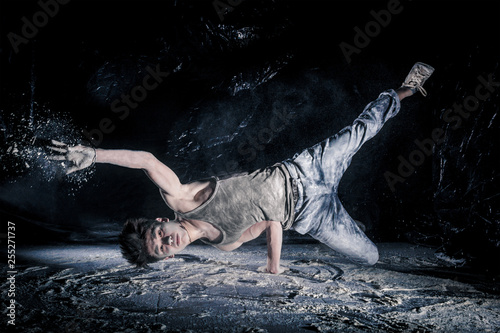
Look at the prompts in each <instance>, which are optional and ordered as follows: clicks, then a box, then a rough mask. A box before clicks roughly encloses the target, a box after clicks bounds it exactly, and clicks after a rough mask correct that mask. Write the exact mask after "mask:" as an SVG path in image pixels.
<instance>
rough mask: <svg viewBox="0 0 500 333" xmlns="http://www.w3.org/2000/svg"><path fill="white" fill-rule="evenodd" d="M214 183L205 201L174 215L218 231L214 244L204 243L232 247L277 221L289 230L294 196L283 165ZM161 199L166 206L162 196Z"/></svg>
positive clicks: (292, 214)
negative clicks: (248, 232)
mask: <svg viewBox="0 0 500 333" xmlns="http://www.w3.org/2000/svg"><path fill="white" fill-rule="evenodd" d="M214 180H215V189H214V191H213V193H212V195H211V196H210V198H208V200H207V201H205V202H204V203H203V204H201V205H200V206H199V207H197V208H195V209H193V210H191V211H189V212H185V213H181V212H176V211H174V212H175V214H176V215H177V216H179V217H182V218H184V219H188V220H189V219H192V220H200V221H204V222H208V223H210V224H212V225H213V226H214V227H216V228H217V229H219V230H220V232H221V237H219V238H218V240H217V241H215V242H210V241H208V240H203V241H204V242H205V243H208V244H211V245H227V244H232V243H234V242H235V241H237V240H238V239H239V238H240V236H241V235H242V234H243V232H244V231H245V230H247V229H248V228H249V227H251V226H252V225H254V224H255V223H257V222H261V221H279V222H281V224H282V226H283V229H285V230H286V229H289V228H290V227H291V225H292V223H293V219H294V211H295V207H294V198H293V195H294V194H293V189H292V183H291V178H290V174H289V173H288V170H287V169H286V167H285V166H284V165H283V164H281V163H278V164H275V165H273V166H271V167H267V168H264V169H259V170H256V171H254V172H252V173H247V174H239V175H235V176H231V177H229V178H227V179H221V180H219V179H218V178H217V177H214ZM160 192H161V190H160ZM162 197H163V199H164V201H165V203H167V201H166V200H165V197H164V196H163V193H162ZM167 206H168V203H167ZM169 207H170V206H169Z"/></svg>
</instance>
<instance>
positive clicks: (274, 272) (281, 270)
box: [257, 266, 290, 274]
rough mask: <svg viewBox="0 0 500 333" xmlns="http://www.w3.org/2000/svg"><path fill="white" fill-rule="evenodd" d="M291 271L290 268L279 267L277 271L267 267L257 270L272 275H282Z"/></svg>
mask: <svg viewBox="0 0 500 333" xmlns="http://www.w3.org/2000/svg"><path fill="white" fill-rule="evenodd" d="M289 270H290V268H288V267H283V266H279V267H278V268H277V269H276V270H275V269H271V268H268V267H267V266H261V267H259V268H257V272H261V273H271V274H281V273H283V272H286V271H289Z"/></svg>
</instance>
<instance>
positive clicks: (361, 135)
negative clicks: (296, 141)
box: [283, 90, 400, 265]
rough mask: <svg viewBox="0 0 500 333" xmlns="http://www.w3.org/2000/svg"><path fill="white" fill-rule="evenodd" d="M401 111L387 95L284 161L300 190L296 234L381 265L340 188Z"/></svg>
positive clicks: (394, 97)
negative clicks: (365, 148)
mask: <svg viewBox="0 0 500 333" xmlns="http://www.w3.org/2000/svg"><path fill="white" fill-rule="evenodd" d="M399 109H400V101H399V98H398V96H397V94H396V92H395V91H394V90H388V91H385V92H383V93H381V94H380V95H379V97H378V98H377V99H376V100H375V101H373V102H371V103H369V104H368V105H367V106H366V107H365V109H364V110H363V112H362V113H361V114H360V115H359V116H358V118H357V119H356V120H355V121H354V122H353V124H352V125H350V126H347V127H345V128H344V129H342V130H341V131H340V132H338V133H337V134H336V135H334V136H332V137H330V138H328V139H326V140H324V141H322V142H320V143H318V144H316V145H314V146H312V147H310V148H308V149H305V150H304V151H302V152H301V153H299V154H296V155H295V156H294V157H293V158H292V159H289V160H286V161H284V162H283V164H284V165H285V166H286V167H287V169H288V171H289V172H290V176H291V177H292V181H293V182H295V183H296V185H297V191H298V200H297V204H296V206H295V221H294V223H293V225H292V227H291V229H292V230H295V231H297V232H299V233H301V234H309V235H311V236H312V237H313V238H315V239H317V240H318V241H320V242H322V243H323V244H325V245H327V246H329V247H330V248H332V249H333V250H335V251H337V252H339V253H341V254H343V255H346V256H347V257H348V258H350V259H351V260H352V261H354V262H355V263H358V264H364V265H374V264H375V263H376V262H377V261H378V249H377V247H376V245H375V244H373V242H372V241H371V240H370V239H369V238H368V237H367V236H366V235H365V233H364V232H363V231H361V229H359V227H358V226H357V225H356V222H354V220H353V219H352V218H351V216H349V213H347V211H346V210H345V208H344V206H342V203H341V202H340V200H339V198H338V186H339V182H340V179H341V178H342V175H343V174H344V172H345V170H346V169H347V167H348V166H349V165H350V163H351V160H352V157H353V156H354V154H355V153H356V152H357V151H358V150H359V148H361V146H362V145H363V143H365V142H366V141H368V140H369V139H371V138H372V137H374V136H375V135H376V134H377V133H378V132H379V131H380V130H381V128H382V126H383V125H384V123H385V122H386V121H387V120H388V119H390V118H392V117H394V116H395V115H396V114H397V113H398V112H399Z"/></svg>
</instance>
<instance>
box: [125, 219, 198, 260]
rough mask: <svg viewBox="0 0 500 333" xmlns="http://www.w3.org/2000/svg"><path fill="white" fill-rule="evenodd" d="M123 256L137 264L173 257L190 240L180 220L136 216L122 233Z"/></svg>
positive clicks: (127, 223) (128, 222)
mask: <svg viewBox="0 0 500 333" xmlns="http://www.w3.org/2000/svg"><path fill="white" fill-rule="evenodd" d="M119 241H120V248H121V251H122V254H123V257H124V258H125V259H127V261H128V262H129V263H131V264H134V265H136V266H138V267H147V264H149V263H154V262H157V261H159V260H162V259H168V258H169V257H173V255H174V254H176V253H178V252H180V251H181V250H183V249H184V248H185V247H186V246H187V245H188V244H189V243H190V242H191V240H190V238H189V235H188V233H187V231H186V229H184V227H183V226H182V224H181V223H179V222H176V221H169V220H168V219H156V220H151V219H143V218H141V219H133V220H128V221H127V222H125V225H124V226H123V230H122V232H121V234H120V236H119Z"/></svg>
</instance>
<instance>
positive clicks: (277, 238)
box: [218, 221, 285, 274]
mask: <svg viewBox="0 0 500 333" xmlns="http://www.w3.org/2000/svg"><path fill="white" fill-rule="evenodd" d="M264 230H265V231H266V238H267V265H266V266H265V267H263V270H264V271H266V272H269V273H272V274H280V273H283V272H284V271H285V269H284V268H283V267H281V266H280V258H281V244H282V241H283V227H282V226H281V223H280V222H277V221H262V222H258V223H256V224H254V225H253V226H251V227H250V228H248V229H247V230H246V231H245V232H244V233H243V234H242V235H241V237H240V238H239V239H238V240H237V241H236V242H234V243H232V244H229V245H223V246H218V248H219V249H221V250H224V251H232V250H234V249H237V248H238V247H240V246H241V245H242V244H243V243H246V242H248V241H251V240H253V239H255V238H257V237H259V236H260V235H261V234H262V233H263V232H264Z"/></svg>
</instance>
